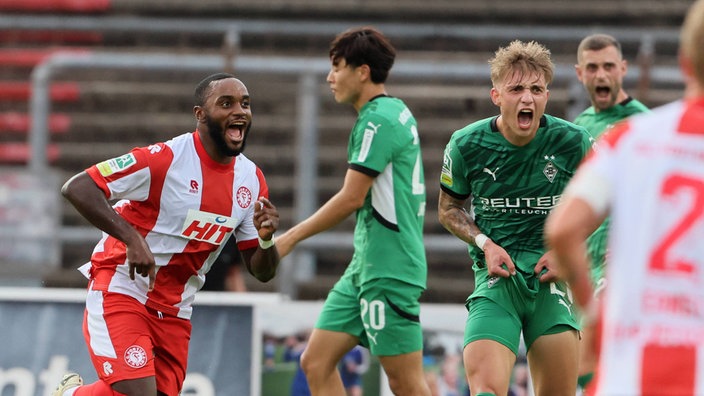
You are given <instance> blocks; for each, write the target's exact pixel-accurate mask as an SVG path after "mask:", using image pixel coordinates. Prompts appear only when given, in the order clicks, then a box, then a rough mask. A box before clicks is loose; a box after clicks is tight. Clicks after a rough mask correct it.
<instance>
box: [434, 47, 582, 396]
mask: <svg viewBox="0 0 704 396" xmlns="http://www.w3.org/2000/svg"><path fill="white" fill-rule="evenodd" d="M489 63H490V65H491V81H492V84H493V87H492V89H491V99H492V101H493V103H494V104H495V105H497V106H498V107H499V108H500V115H498V116H495V117H491V118H487V119H484V120H480V121H477V122H474V123H472V124H470V125H468V126H466V127H464V128H462V129H460V130H458V131H456V132H455V133H454V134H453V135H452V138H451V139H450V142H449V143H448V144H447V147H446V148H445V155H444V162H443V168H442V173H441V180H440V184H441V191H440V198H439V204H438V215H439V219H440V223H442V225H443V226H444V227H445V228H446V229H447V230H448V231H450V232H451V233H452V234H454V235H455V236H457V237H458V238H460V239H461V240H463V241H465V242H466V243H468V244H469V253H470V256H471V258H472V261H473V263H474V264H473V269H474V277H475V288H474V292H473V293H472V294H471V295H470V296H469V297H468V299H467V310H468V311H469V315H468V319H467V324H466V326H465V340H464V343H465V347H464V352H463V356H464V366H465V371H466V375H467V378H468V380H469V384H470V388H471V390H472V394H473V395H505V394H507V392H508V388H509V384H510V379H511V370H512V368H513V365H514V364H515V361H516V355H517V353H518V345H519V341H520V337H521V334H523V338H524V341H525V344H526V346H527V349H528V352H527V357H528V364H529V367H530V372H531V377H532V380H533V385H534V389H535V394H536V395H538V396H547V395H568V394H574V393H575V390H576V388H577V357H578V356H577V355H578V342H579V341H578V328H579V327H578V324H577V321H576V319H575V317H574V312H573V309H572V299H571V295H570V293H569V290H568V289H567V287H566V285H565V284H564V282H561V281H558V279H559V278H558V276H557V275H558V274H556V273H555V270H554V268H553V267H552V266H553V263H552V257H551V254H550V253H549V252H546V249H545V247H544V242H543V226H544V222H545V219H546V217H547V215H548V213H549V212H550V210H551V209H552V208H553V207H554V206H555V205H556V204H557V202H558V201H559V200H560V197H561V194H562V190H563V188H564V186H565V185H566V184H567V182H568V180H569V179H570V178H571V177H572V175H573V174H574V172H575V169H576V168H577V165H578V164H579V163H580V161H581V160H582V158H583V157H584V155H585V154H586V153H587V152H588V150H589V149H590V148H591V143H592V139H591V137H590V136H589V134H588V133H587V131H586V130H585V129H584V128H582V127H579V126H577V125H574V124H572V123H570V122H568V121H565V120H562V119H559V118H556V117H552V116H550V115H547V114H545V107H546V105H547V101H548V96H549V91H548V84H550V82H551V81H552V76H553V70H554V65H553V63H552V60H551V59H550V51H549V50H548V49H546V48H545V47H544V46H542V45H540V44H538V43H536V42H529V43H524V42H521V41H514V42H512V43H510V44H509V45H508V46H506V47H503V48H500V49H499V50H498V51H497V52H496V54H495V56H494V57H493V58H492V59H491V60H490V62H489ZM467 203H469V204H470V205H471V208H470V210H467V209H466V204H467Z"/></svg>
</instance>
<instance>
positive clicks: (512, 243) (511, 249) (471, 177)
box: [440, 115, 593, 293]
mask: <svg viewBox="0 0 704 396" xmlns="http://www.w3.org/2000/svg"><path fill="white" fill-rule="evenodd" d="M497 119H498V117H492V118H487V119H484V120H480V121H477V122H475V123H473V124H470V125H468V126H466V127H464V128H463V129H460V130H458V131H456V132H455V133H453V135H452V138H451V139H450V142H449V143H448V144H447V147H446V148H445V155H444V162H443V167H442V174H441V176H440V187H441V188H442V190H443V191H444V192H446V193H447V194H449V195H451V196H453V197H455V198H458V199H467V198H470V202H471V206H472V212H473V213H472V216H473V217H474V221H475V223H476V224H477V226H478V227H479V229H480V230H481V231H482V232H483V233H484V234H486V235H487V236H488V237H489V238H491V239H492V240H493V241H494V242H495V243H497V244H499V245H500V246H501V247H503V248H504V249H505V250H506V252H507V253H508V254H509V255H510V256H511V258H512V260H513V262H514V263H515V264H516V268H517V269H518V270H519V271H521V272H522V273H523V274H526V275H527V276H530V275H531V274H532V272H533V269H534V267H535V265H536V264H537V262H538V259H539V258H540V257H541V256H542V255H543V254H544V253H545V246H544V242H543V227H544V223H545V219H546V217H547V216H548V214H549V213H550V210H551V209H552V208H553V207H554V206H555V205H556V204H557V203H558V201H559V200H560V197H561V195H562V190H563V189H564V187H565V186H566V184H567V182H568V181H569V179H570V178H571V177H572V176H573V175H574V173H575V170H576V169H577V166H578V165H579V163H580V161H581V160H582V158H583V157H584V155H585V154H586V153H587V151H588V150H589V149H590V148H591V144H592V141H593V139H592V138H591V136H590V135H589V134H588V133H587V131H586V130H585V129H584V128H582V127H579V126H577V125H574V124H572V123H570V122H567V121H565V120H562V119H559V118H556V117H553V116H550V115H544V116H543V118H542V119H541V120H540V127H539V129H538V131H537V133H536V135H535V138H534V139H533V140H532V141H531V142H530V143H528V144H527V145H525V146H522V147H517V146H514V145H512V144H511V143H509V142H508V141H507V140H506V139H505V138H504V137H503V135H502V134H501V132H499V129H498V127H497V124H496V122H497ZM469 254H470V256H471V258H472V260H473V261H474V265H473V268H474V271H475V284H476V286H477V287H476V290H475V293H476V291H479V290H480V287H482V288H486V285H487V282H486V280H487V272H486V266H485V264H484V252H483V251H482V250H481V249H479V248H477V247H475V246H473V245H470V246H469Z"/></svg>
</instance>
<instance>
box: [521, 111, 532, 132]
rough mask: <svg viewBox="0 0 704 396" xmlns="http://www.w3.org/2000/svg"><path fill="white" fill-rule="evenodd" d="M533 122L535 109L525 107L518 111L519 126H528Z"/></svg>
mask: <svg viewBox="0 0 704 396" xmlns="http://www.w3.org/2000/svg"><path fill="white" fill-rule="evenodd" d="M532 123H533V110H528V109H524V110H521V111H519V112H518V126H519V127H521V128H528V127H530V125H531V124H532Z"/></svg>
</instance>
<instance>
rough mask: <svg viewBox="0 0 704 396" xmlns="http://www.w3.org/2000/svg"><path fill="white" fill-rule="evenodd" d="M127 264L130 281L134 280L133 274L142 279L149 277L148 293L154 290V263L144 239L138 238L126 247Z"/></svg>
mask: <svg viewBox="0 0 704 396" xmlns="http://www.w3.org/2000/svg"><path fill="white" fill-rule="evenodd" d="M127 263H128V265H129V270H130V279H132V280H134V279H135V272H136V273H137V274H139V275H141V276H143V277H146V276H148V277H149V291H152V290H154V279H155V278H156V261H155V260H154V255H153V254H152V251H151V249H149V246H148V245H147V242H146V241H145V240H144V238H142V237H139V238H137V240H136V241H135V242H134V243H131V244H128V245H127Z"/></svg>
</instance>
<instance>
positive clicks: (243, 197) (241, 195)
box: [236, 187, 252, 209]
mask: <svg viewBox="0 0 704 396" xmlns="http://www.w3.org/2000/svg"><path fill="white" fill-rule="evenodd" d="M236 198H237V204H238V205H239V206H240V208H242V209H246V208H248V207H249V205H251V204H252V192H251V191H249V189H248V188H247V187H240V188H239V189H237V195H236Z"/></svg>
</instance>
